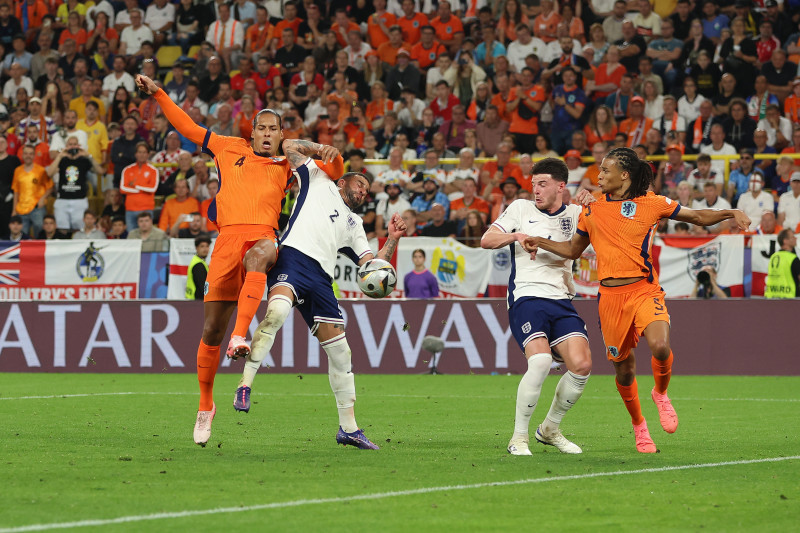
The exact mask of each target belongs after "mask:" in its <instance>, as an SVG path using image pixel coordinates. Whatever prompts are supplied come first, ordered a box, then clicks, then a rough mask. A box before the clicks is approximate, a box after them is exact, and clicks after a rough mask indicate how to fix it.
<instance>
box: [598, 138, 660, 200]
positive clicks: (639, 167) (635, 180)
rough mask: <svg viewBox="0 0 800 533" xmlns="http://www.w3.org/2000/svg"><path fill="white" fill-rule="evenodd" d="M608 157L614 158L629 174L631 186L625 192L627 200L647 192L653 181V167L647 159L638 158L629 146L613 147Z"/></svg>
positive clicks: (621, 168) (622, 169)
mask: <svg viewBox="0 0 800 533" xmlns="http://www.w3.org/2000/svg"><path fill="white" fill-rule="evenodd" d="M609 158H611V159H615V160H616V161H617V164H618V165H619V168H620V170H621V171H622V172H627V173H628V174H629V175H630V179H631V186H630V188H629V189H628V191H627V193H626V198H627V199H628V200H631V199H633V198H637V197H639V196H644V195H645V194H647V189H649V188H650V185H651V184H652V183H653V182H654V181H655V175H654V174H653V167H652V166H651V165H650V163H649V162H648V161H644V160H642V159H639V158H638V157H637V156H636V152H635V151H633V150H632V149H630V148H614V149H613V150H611V151H610V152H608V154H607V155H606V159H609Z"/></svg>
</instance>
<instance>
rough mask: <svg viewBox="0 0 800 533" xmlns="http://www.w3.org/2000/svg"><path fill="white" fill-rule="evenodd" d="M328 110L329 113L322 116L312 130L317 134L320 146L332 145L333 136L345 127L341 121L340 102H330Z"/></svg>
mask: <svg viewBox="0 0 800 533" xmlns="http://www.w3.org/2000/svg"><path fill="white" fill-rule="evenodd" d="M327 108H328V113H327V114H325V115H320V116H319V117H318V118H317V121H316V123H315V124H314V126H313V127H312V128H310V129H311V130H312V131H315V132H316V133H317V142H318V143H320V144H332V143H333V135H334V134H335V133H336V132H338V131H341V130H342V128H343V127H344V124H343V121H341V120H339V102H337V101H335V100H328V106H327Z"/></svg>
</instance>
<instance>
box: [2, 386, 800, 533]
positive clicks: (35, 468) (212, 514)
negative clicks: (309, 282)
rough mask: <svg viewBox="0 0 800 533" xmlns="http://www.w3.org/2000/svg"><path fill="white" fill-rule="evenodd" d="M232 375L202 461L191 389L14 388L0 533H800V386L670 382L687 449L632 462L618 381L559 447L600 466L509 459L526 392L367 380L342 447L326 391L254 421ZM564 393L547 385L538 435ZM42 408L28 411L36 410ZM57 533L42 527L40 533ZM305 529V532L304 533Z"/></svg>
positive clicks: (297, 397)
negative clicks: (354, 428)
mask: <svg viewBox="0 0 800 533" xmlns="http://www.w3.org/2000/svg"><path fill="white" fill-rule="evenodd" d="M237 380H238V376H234V375H230V374H229V375H220V376H218V377H217V383H216V391H217V396H216V401H217V408H218V411H217V417H216V419H215V420H214V426H213V433H212V437H211V441H209V445H208V446H207V447H206V448H200V447H198V446H197V445H195V444H194V443H193V442H192V426H193V424H194V418H195V410H196V405H197V394H196V386H195V383H196V382H195V377H194V376H193V375H190V374H184V375H77V374H67V375H55V374H0V450H2V463H1V464H2V467H0V479H1V480H2V488H0V493H2V495H3V496H2V504H1V506H0V531H22V530H29V531H31V530H48V529H53V528H56V527H57V528H63V527H64V526H70V527H71V528H74V529H79V530H86V531H91V530H98V531H99V530H103V531H107V530H110V531H137V532H138V531H146V530H149V531H158V532H162V531H224V530H231V529H233V528H251V529H250V530H251V531H267V530H276V529H277V528H281V529H282V530H290V531H291V530H297V531H325V532H332V531H353V530H354V529H356V530H364V531H381V532H385V531H454V530H456V528H457V529H458V530H461V531H484V532H485V531H503V530H506V529H510V528H515V529H522V528H526V529H528V528H535V529H536V530H541V531H547V530H554V531H588V530H600V531H676V530H680V531H689V530H691V531H697V530H707V531H741V530H756V531H764V530H769V531H791V530H796V528H797V524H798V523H800V483H798V479H800V424H798V409H799V408H800V399H799V398H798V394H797V390H798V389H799V388H800V378H797V377H780V378H778V377H773V378H769V377H686V376H676V377H674V378H673V382H672V386H671V388H670V396H671V398H672V400H673V404H674V405H675V408H676V410H677V412H678V415H679V417H680V425H679V427H678V431H677V433H675V434H674V435H668V434H666V433H664V432H663V431H662V430H661V428H660V425H659V422H658V416H657V414H656V409H655V406H654V405H653V403H652V401H651V400H650V398H649V396H650V394H649V391H650V388H651V387H652V377H650V376H642V377H640V380H639V391H640V396H641V398H642V404H643V409H644V414H645V416H646V417H647V419H648V425H649V427H650V430H651V434H652V436H653V439H654V440H655V442H656V445H657V446H658V448H659V449H660V453H658V454H653V455H643V454H639V453H637V452H636V449H635V446H634V440H633V432H632V427H631V425H630V419H629V417H628V415H627V412H626V411H625V409H624V407H623V405H622V402H621V400H620V399H619V396H618V394H617V391H616V388H615V386H614V381H613V377H611V376H596V377H592V378H591V379H590V380H589V384H588V386H587V389H586V391H585V393H584V397H583V398H582V399H581V401H580V402H579V403H578V405H577V406H576V407H575V408H574V409H573V410H572V411H571V412H570V413H569V414H568V415H567V417H566V419H565V421H564V424H563V425H562V429H563V431H564V434H565V435H566V436H567V438H569V439H571V440H573V441H575V442H576V443H577V444H579V445H580V446H582V447H583V450H584V453H583V454H582V455H578V456H568V455H562V454H560V453H558V452H557V451H556V450H555V449H554V448H551V447H544V446H541V445H538V444H536V443H535V442H532V443H531V450H532V451H533V456H532V457H513V456H510V455H509V454H508V453H507V452H506V449H505V447H506V445H507V444H508V439H509V437H510V435H511V431H512V429H513V419H514V397H515V394H516V389H517V384H518V381H519V376H475V375H473V376H427V375H425V376H374V375H360V376H357V377H356V386H357V391H358V402H357V404H356V414H357V418H358V421H359V424H360V425H361V426H362V427H363V428H364V430H365V433H366V434H367V436H369V437H370V439H372V440H373V441H374V442H375V443H376V444H378V445H380V446H381V447H382V449H381V450H380V451H378V452H370V451H360V450H356V449H353V448H350V447H348V448H342V447H341V446H337V445H336V444H335V441H334V436H335V434H336V430H337V429H338V427H337V426H338V421H337V416H336V406H335V402H334V400H333V396H332V394H331V393H330V389H329V385H328V379H327V376H326V375H303V376H294V375H275V374H273V375H270V374H268V373H262V374H261V375H259V376H258V377H257V379H256V383H255V388H254V391H253V396H252V400H253V407H252V409H251V412H250V413H249V414H241V413H235V412H234V410H233V407H232V406H231V402H232V399H233V390H234V389H235V386H236V381H237ZM557 380H558V376H551V377H549V378H548V380H547V381H546V383H545V386H544V390H543V392H542V398H541V400H540V404H539V406H538V407H537V409H536V412H535V413H534V416H533V419H532V423H531V429H532V430H535V425H536V424H538V422H539V421H541V419H542V418H543V417H544V415H545V413H546V411H547V408H548V407H549V405H550V401H551V399H552V395H553V391H554V388H555V385H556V382H557ZM25 397H27V399H26V398H25ZM36 525H41V526H42V527H41V528H35V527H33V528H32V527H26V526H36ZM295 528H296V529H295Z"/></svg>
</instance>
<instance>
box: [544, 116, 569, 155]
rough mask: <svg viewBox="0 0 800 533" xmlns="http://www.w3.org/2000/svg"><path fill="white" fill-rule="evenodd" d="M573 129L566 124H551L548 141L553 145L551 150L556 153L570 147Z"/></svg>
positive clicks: (563, 151) (562, 153)
mask: <svg viewBox="0 0 800 533" xmlns="http://www.w3.org/2000/svg"><path fill="white" fill-rule="evenodd" d="M573 133H575V130H574V129H573V128H571V127H569V126H567V125H563V126H562V125H558V124H555V123H554V124H553V129H552V131H551V132H550V142H551V143H552V145H553V150H554V151H555V152H556V153H557V154H558V155H564V153H565V152H566V151H567V150H569V149H571V148H572V134H573Z"/></svg>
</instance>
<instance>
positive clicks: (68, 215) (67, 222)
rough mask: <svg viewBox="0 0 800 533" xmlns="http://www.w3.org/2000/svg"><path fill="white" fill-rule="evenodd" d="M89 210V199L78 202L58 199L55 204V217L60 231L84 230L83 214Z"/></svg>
mask: <svg viewBox="0 0 800 533" xmlns="http://www.w3.org/2000/svg"><path fill="white" fill-rule="evenodd" d="M87 209H89V199H88V198H80V199H77V200H65V199H63V198H58V199H56V201H55V203H54V204H53V215H54V216H55V217H56V227H57V228H58V229H66V230H79V229H81V228H83V212H84V211H86V210H87Z"/></svg>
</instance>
